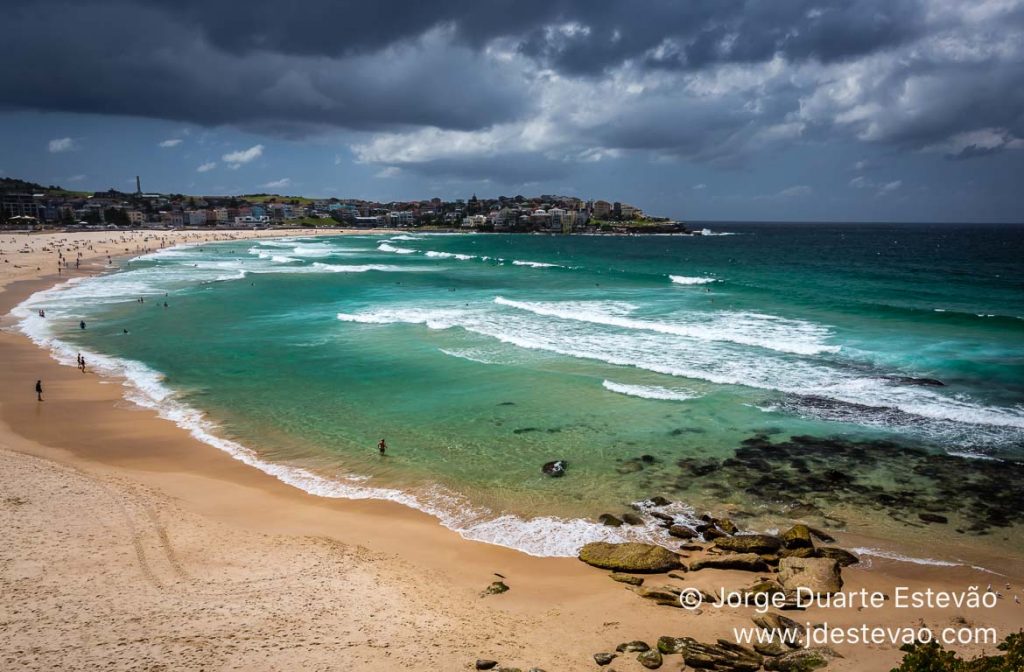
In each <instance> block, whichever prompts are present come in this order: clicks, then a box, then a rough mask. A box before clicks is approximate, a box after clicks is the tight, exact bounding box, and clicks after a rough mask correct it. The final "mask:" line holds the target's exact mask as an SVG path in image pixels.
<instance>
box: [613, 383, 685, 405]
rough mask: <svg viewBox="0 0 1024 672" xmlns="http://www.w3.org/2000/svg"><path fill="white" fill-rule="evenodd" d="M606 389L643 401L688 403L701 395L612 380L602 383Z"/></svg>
mask: <svg viewBox="0 0 1024 672" xmlns="http://www.w3.org/2000/svg"><path fill="white" fill-rule="evenodd" d="M602 386H603V387H604V389H606V390H609V391H611V392H618V393H619V394H625V395H628V396H630V397H640V398H642V399H660V400H664V401H687V400H688V399H696V398H697V397H699V396H700V395H699V394H697V393H695V392H690V391H689V390H679V389H670V388H667V387H658V386H656V385H626V384H624V383H616V382H613V381H611V380H606V381H604V382H603V383H602Z"/></svg>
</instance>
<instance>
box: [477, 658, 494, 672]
mask: <svg viewBox="0 0 1024 672" xmlns="http://www.w3.org/2000/svg"><path fill="white" fill-rule="evenodd" d="M497 666H498V661H496V660H484V659H480V660H478V661H476V669H478V670H491V669H494V668H495V667H497Z"/></svg>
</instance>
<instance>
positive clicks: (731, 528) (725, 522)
mask: <svg viewBox="0 0 1024 672" xmlns="http://www.w3.org/2000/svg"><path fill="white" fill-rule="evenodd" d="M715 522H716V523H717V524H718V529H720V530H721V531H722V532H725V533H726V534H736V533H737V532H739V528H738V527H736V523H734V522H732V520H730V519H729V518H719V519H718V520H716V521H715Z"/></svg>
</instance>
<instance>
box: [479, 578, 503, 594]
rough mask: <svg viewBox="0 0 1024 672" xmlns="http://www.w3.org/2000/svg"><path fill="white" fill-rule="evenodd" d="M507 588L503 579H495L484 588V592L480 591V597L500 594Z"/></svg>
mask: <svg viewBox="0 0 1024 672" xmlns="http://www.w3.org/2000/svg"><path fill="white" fill-rule="evenodd" d="M508 590H509V588H508V586H507V585H506V584H505V582H504V581H495V582H494V583H492V584H491V585H489V586H487V588H485V589H484V592H482V593H480V597H487V596H488V595H501V594H502V593H507V592H508Z"/></svg>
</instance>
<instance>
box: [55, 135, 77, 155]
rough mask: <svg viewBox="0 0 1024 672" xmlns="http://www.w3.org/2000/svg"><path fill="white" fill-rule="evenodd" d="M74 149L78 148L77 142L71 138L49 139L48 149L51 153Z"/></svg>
mask: <svg viewBox="0 0 1024 672" xmlns="http://www.w3.org/2000/svg"><path fill="white" fill-rule="evenodd" d="M75 149H78V143H77V142H75V141H74V140H73V139H72V138H54V139H53V140H50V144H49V150H50V153H51V154H59V153H60V152H70V151H72V150H75Z"/></svg>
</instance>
